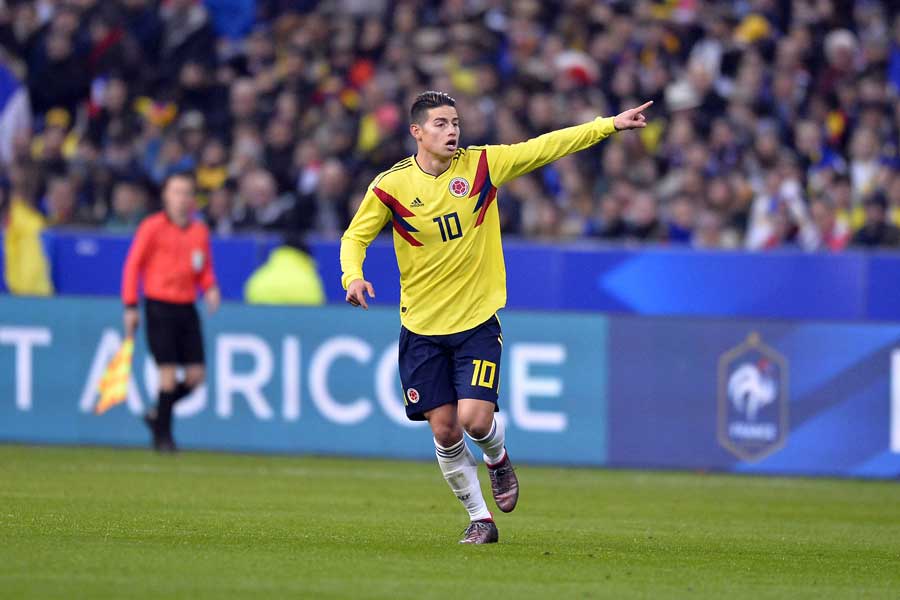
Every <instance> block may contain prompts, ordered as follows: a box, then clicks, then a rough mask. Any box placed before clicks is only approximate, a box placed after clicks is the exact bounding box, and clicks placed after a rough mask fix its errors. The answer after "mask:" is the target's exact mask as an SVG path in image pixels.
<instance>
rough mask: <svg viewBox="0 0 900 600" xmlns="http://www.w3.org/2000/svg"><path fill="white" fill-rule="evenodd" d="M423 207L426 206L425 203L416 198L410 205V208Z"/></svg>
mask: <svg viewBox="0 0 900 600" xmlns="http://www.w3.org/2000/svg"><path fill="white" fill-rule="evenodd" d="M421 206H425V203H424V202H422V201H421V200H419V198H418V197H416V199H415V200H413V201H412V202H410V203H409V207H410V208H419V207H421Z"/></svg>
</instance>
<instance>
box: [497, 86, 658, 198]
mask: <svg viewBox="0 0 900 600" xmlns="http://www.w3.org/2000/svg"><path fill="white" fill-rule="evenodd" d="M652 104H653V102H652V101H651V102H646V103H644V104H642V105H641V106H636V107H634V108H630V109H628V110H626V111H624V112H622V113H619V114H618V115H616V116H615V117H598V118H596V119H594V120H593V121H590V122H588V123H583V124H581V125H575V126H574V127H566V128H564V129H557V130H556V131H551V132H550V133H545V134H544V135H539V136H538V137H536V138H532V139H530V140H528V141H525V142H521V143H518V144H511V145H493V146H485V147H484V153H485V156H486V158H487V165H488V171H489V173H488V175H489V177H490V181H491V183H492V184H493V185H494V186H495V187H500V186H501V185H503V184H504V183H506V182H507V181H509V180H510V179H515V178H516V177H520V176H522V175H524V174H525V173H528V172H530V171H533V170H535V169H539V168H540V167H543V166H544V165H546V164H549V163H551V162H553V161H555V160H557V159H560V158H562V157H563V156H567V155H569V154H572V153H573V152H579V151H581V150H584V149H585V148H590V147H591V146H593V145H594V144H597V143H599V142H600V141H602V140H604V139H606V138H607V137H609V136H610V135H612V134H614V133H615V132H617V131H624V130H627V129H640V128H642V127H646V126H647V121H646V118H645V116H644V114H643V111H645V110H646V109H647V108H649V107H650V106H651V105H652Z"/></svg>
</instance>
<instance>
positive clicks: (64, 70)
mask: <svg viewBox="0 0 900 600" xmlns="http://www.w3.org/2000/svg"><path fill="white" fill-rule="evenodd" d="M0 47H2V60H0V163H2V169H3V172H4V174H5V177H4V178H3V180H2V186H0V200H2V202H3V205H4V206H8V205H9V204H10V199H13V200H14V201H16V202H18V203H20V204H21V205H25V206H31V207H32V208H33V209H34V210H35V211H37V212H40V213H41V215H42V217H43V219H45V222H46V224H47V225H49V226H52V227H103V228H106V229H108V230H111V231H129V230H131V229H133V228H134V227H135V225H136V224H137V223H138V222H139V221H140V219H141V218H143V216H145V215H146V214H147V213H148V211H152V210H155V209H157V208H158V206H159V202H158V186H159V184H160V182H161V181H162V180H163V179H164V178H165V177H166V175H167V174H168V173H171V172H174V171H192V172H194V173H195V174H196V177H197V181H198V185H199V190H200V193H199V196H198V210H200V211H202V215H203V218H204V219H206V221H207V222H208V223H209V225H210V227H211V228H212V229H213V230H214V232H216V233H217V234H219V235H232V234H236V233H241V232H259V231H268V232H288V233H290V234H292V235H294V236H298V235H299V236H302V235H304V234H309V233H315V234H317V235H320V236H325V237H337V236H339V235H340V233H341V232H342V230H343V229H344V227H345V226H346V225H347V223H348V222H349V219H350V217H351V216H352V214H353V212H354V210H355V208H356V205H357V203H358V202H359V201H360V200H361V197H362V194H363V192H364V190H365V187H366V185H367V184H368V183H369V182H370V180H371V179H372V178H373V177H374V175H376V174H377V173H378V172H379V171H382V170H384V169H386V168H388V167H389V166H390V165H391V164H393V163H394V162H396V161H397V160H399V159H400V158H402V157H403V156H405V155H409V154H412V153H413V152H414V144H413V140H412V139H411V138H410V136H409V134H408V112H407V111H408V106H409V104H410V101H411V98H412V97H413V96H414V95H415V94H416V93H418V92H420V91H423V90H426V89H438V90H444V91H447V92H449V93H450V94H451V95H453V96H454V97H455V98H456V99H457V102H458V109H459V111H460V115H461V118H462V141H463V145H470V144H491V143H514V142H517V141H521V140H524V139H527V138H529V137H532V136H535V135H538V134H540V133H543V132H546V131H550V130H552V129H556V128H559V127H564V126H567V125H571V124H575V123H580V122H584V121H587V120H590V119H592V118H593V117H595V116H597V115H613V114H616V113H618V112H620V111H621V110H624V109H626V108H630V107H632V106H635V105H638V104H640V103H641V102H643V101H645V100H654V101H655V104H654V106H653V107H652V109H650V110H649V111H648V113H647V116H648V118H649V120H650V122H651V124H650V126H649V127H647V128H646V129H644V130H641V131H640V132H632V133H628V134H623V135H619V136H614V137H613V138H612V139H610V140H608V141H606V142H604V143H602V144H600V145H598V146H597V147H595V148H593V149H591V150H589V151H586V152H583V153H580V154H577V155H573V156H570V157H567V158H566V159H563V160H560V161H558V162H556V163H554V164H552V165H550V166H548V167H545V168H543V169H541V170H539V171H537V172H534V173H532V174H530V175H528V176H525V177H522V178H520V179H518V180H515V181H513V182H510V183H509V184H507V185H506V186H505V188H504V191H503V192H502V193H501V198H500V203H499V207H500V210H501V215H502V218H501V221H502V226H503V228H504V230H505V231H506V232H507V233H510V234H514V235H521V236H527V237H531V238H544V239H550V240H564V239H586V238H593V239H600V240H605V241H610V242H626V243H667V244H681V245H689V246H695V247H704V248H740V247H744V248H750V249H770V248H779V247H785V246H793V247H799V248H803V249H806V250H817V249H827V250H833V251H837V250H841V249H843V248H845V247H848V246H854V245H858V246H873V247H874V246H898V245H900V229H898V226H900V151H898V147H900V133H898V132H900V100H898V98H900V3H897V2H891V1H890V0H885V1H881V2H879V1H874V0H858V1H856V2H853V1H849V0H783V1H777V0H737V1H734V2H724V1H723V2H712V1H707V2H704V1H701V0H667V1H650V0H635V1H621V2H616V1H602V0H560V1H557V2H540V1H537V0H519V1H513V0H445V1H443V2H437V1H409V0H395V1H389V0H331V1H322V2H314V1H303V0H258V1H256V2H254V1H252V0H227V1H226V0H207V1H206V2H199V1H195V0H162V1H160V2H156V1H153V0H104V1H100V0H31V1H16V0H0Z"/></svg>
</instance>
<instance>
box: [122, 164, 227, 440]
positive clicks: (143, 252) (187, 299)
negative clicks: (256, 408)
mask: <svg viewBox="0 0 900 600" xmlns="http://www.w3.org/2000/svg"><path fill="white" fill-rule="evenodd" d="M195 185H196V184H195V182H194V179H193V176H192V175H190V174H187V173H176V174H173V175H170V176H169V177H168V178H166V181H165V183H163V189H162V195H163V210H162V211H160V212H158V213H156V214H154V215H151V216H149V217H147V218H146V219H144V221H143V222H142V223H141V225H140V227H138V230H137V233H136V234H135V236H134V241H133V242H132V244H131V248H130V249H129V251H128V258H127V259H126V260H125V269H124V273H123V275H122V302H123V303H124V304H125V315H124V319H123V321H124V325H125V335H127V336H131V335H134V332H135V331H136V330H137V328H138V324H139V322H140V317H139V315H138V308H137V305H138V282H139V281H142V283H143V288H144V314H145V317H146V319H147V343H148V344H149V346H150V352H151V353H152V354H153V358H154V359H155V361H156V366H157V368H158V370H159V398H158V401H157V404H156V407H155V408H153V409H150V410H149V411H147V413H146V415H144V422H145V423H146V424H147V426H148V427H149V428H150V431H151V433H152V434H153V448H154V449H156V450H157V451H160V452H174V451H175V449H176V448H175V440H174V438H173V436H172V410H173V408H174V406H175V403H176V402H178V400H180V399H181V398H184V397H185V396H187V395H188V394H190V393H191V391H192V390H193V389H194V388H195V387H197V386H198V385H200V384H201V383H203V381H204V379H205V378H206V369H205V367H204V354H203V335H202V333H201V331H200V318H199V317H198V315H197V309H196V307H195V306H194V302H195V301H196V299H197V288H198V287H199V288H201V289H202V290H203V291H204V292H205V300H206V304H207V308H208V309H209V312H210V314H212V313H214V312H215V311H216V310H217V309H218V308H219V302H220V300H221V298H220V295H219V288H218V286H217V285H216V277H215V274H214V273H213V266H212V255H211V254H210V248H209V230H208V229H207V228H206V225H205V224H203V223H202V222H200V221H196V220H194V219H193V216H192V215H193V211H194V192H195ZM179 366H182V367H184V370H185V376H184V381H182V382H177V381H176V376H175V371H176V369H177V368H178V367H179Z"/></svg>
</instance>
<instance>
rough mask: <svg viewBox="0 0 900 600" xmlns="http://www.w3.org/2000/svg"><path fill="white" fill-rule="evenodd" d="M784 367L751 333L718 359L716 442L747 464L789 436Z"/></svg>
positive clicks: (787, 400) (760, 458)
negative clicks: (717, 439) (717, 438)
mask: <svg viewBox="0 0 900 600" xmlns="http://www.w3.org/2000/svg"><path fill="white" fill-rule="evenodd" d="M788 391H789V390H788V366H787V360H786V359H785V358H784V356H782V355H781V354H780V353H779V352H777V351H776V350H774V349H773V348H771V347H769V346H767V345H766V344H764V343H763V342H762V340H761V339H760V337H759V334H757V333H751V334H750V335H749V336H748V337H747V340H746V341H745V342H743V343H742V344H739V345H738V346H736V347H735V348H732V349H731V350H729V351H728V352H726V353H725V354H723V355H722V357H721V358H720V359H719V399H718V406H719V408H718V437H719V443H720V444H722V446H724V447H725V448H726V449H727V450H728V451H729V452H731V453H732V454H734V455H735V456H737V457H738V458H740V459H741V460H744V461H748V462H756V461H758V460H762V459H763V458H765V457H766V456H768V455H770V454H772V453H773V452H775V451H777V450H780V449H781V448H782V447H783V446H784V444H785V442H786V441H787V436H788V429H789V424H788V408H789V407H788V403H789V398H788Z"/></svg>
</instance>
